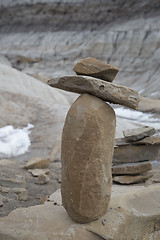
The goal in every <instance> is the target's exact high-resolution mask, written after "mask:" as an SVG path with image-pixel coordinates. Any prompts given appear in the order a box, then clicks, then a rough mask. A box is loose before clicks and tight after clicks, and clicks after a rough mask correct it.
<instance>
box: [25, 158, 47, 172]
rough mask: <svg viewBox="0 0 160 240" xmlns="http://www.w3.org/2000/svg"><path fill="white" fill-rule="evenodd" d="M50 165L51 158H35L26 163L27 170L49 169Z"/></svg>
mask: <svg viewBox="0 0 160 240" xmlns="http://www.w3.org/2000/svg"><path fill="white" fill-rule="evenodd" d="M49 164H50V159H49V158H46V159H45V158H41V157H35V158H31V159H30V160H29V161H28V162H27V163H26V166H25V167H26V168H27V169H30V168H31V169H32V168H48V167H49Z"/></svg>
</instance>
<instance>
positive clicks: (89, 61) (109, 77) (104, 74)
mask: <svg viewBox="0 0 160 240" xmlns="http://www.w3.org/2000/svg"><path fill="white" fill-rule="evenodd" d="M73 71H75V72H76V74H77V75H86V76H91V77H95V78H100V79H102V80H104V81H109V82H112V81H113V79H114V78H115V76H116V75H117V73H118V72H119V69H118V68H117V67H114V66H112V65H110V64H107V63H105V62H102V61H100V60H98V59H96V58H92V57H88V58H85V59H82V60H81V61H80V62H78V63H77V64H76V65H75V67H74V68H73Z"/></svg>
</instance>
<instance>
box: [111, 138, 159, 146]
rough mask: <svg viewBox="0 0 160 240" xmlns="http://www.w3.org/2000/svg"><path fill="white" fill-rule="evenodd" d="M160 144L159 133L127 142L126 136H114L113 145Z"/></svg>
mask: <svg viewBox="0 0 160 240" xmlns="http://www.w3.org/2000/svg"><path fill="white" fill-rule="evenodd" d="M155 144H160V135H154V136H150V137H145V138H144V139H142V140H138V141H136V142H128V141H127V139H126V138H116V139H115V146H124V145H155Z"/></svg>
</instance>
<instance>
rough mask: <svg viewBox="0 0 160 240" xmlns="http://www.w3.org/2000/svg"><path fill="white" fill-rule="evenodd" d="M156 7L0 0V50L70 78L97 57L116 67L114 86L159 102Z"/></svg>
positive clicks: (152, 1) (32, 67) (153, 2)
mask: <svg viewBox="0 0 160 240" xmlns="http://www.w3.org/2000/svg"><path fill="white" fill-rule="evenodd" d="M159 9H160V2H159V1H157V0H147V1H146V0H142V1H138V2H137V1H135V0H123V1H121V0H117V1H114V0H109V1H105V0H101V1H99V0H94V1H91V0H78V1H76V0H63V1H60V0H53V1H51V0H34V1H31V0H24V1H20V0H15V1H12V0H5V1H1V2H0V33H1V34H0V52H1V54H3V55H5V56H6V57H7V59H8V60H9V61H10V62H11V63H12V65H13V66H14V67H16V68H18V69H20V70H23V71H25V72H27V73H30V74H36V75H44V76H47V77H52V76H53V71H54V76H62V75H67V74H72V68H73V67H74V65H75V64H76V63H77V61H79V60H80V59H82V58H86V57H89V56H90V57H95V58H98V59H100V60H103V61H105V62H107V63H109V64H111V65H115V66H117V67H119V68H120V73H119V74H118V76H117V78H116V79H117V82H118V83H120V84H122V85H126V86H129V87H132V88H133V89H135V90H136V91H140V93H142V94H143V96H148V97H152V98H158V97H160V91H159V89H160V81H159V58H160V51H159V38H160V27H159V26H160V18H159ZM153 108H154V106H153Z"/></svg>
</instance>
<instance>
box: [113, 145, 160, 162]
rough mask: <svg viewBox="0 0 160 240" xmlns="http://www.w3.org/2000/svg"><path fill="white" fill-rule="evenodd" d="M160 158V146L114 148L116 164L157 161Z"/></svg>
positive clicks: (123, 146)
mask: <svg viewBox="0 0 160 240" xmlns="http://www.w3.org/2000/svg"><path fill="white" fill-rule="evenodd" d="M131 156H132V157H131ZM159 157H160V144H155V145H122V146H118V147H115V148H114V155H113V162H115V163H129V162H140V161H144V160H156V159H158V158H159Z"/></svg>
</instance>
